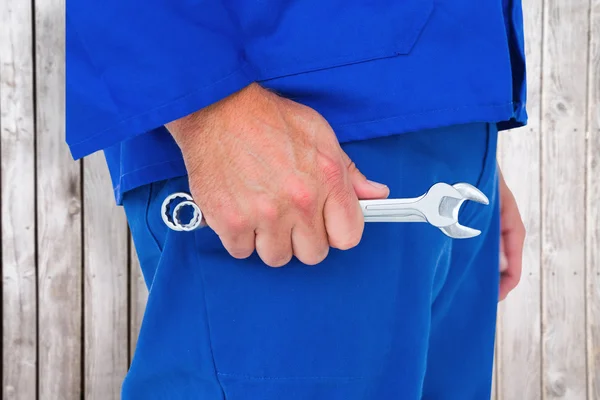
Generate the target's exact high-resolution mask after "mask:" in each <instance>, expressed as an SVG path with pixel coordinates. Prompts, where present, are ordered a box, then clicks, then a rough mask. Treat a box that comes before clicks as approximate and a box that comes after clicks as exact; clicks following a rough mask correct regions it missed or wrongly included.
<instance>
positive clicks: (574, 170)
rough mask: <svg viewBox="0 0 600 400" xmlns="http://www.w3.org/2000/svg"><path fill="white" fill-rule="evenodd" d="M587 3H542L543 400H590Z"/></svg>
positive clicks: (549, 0) (577, 0)
mask: <svg viewBox="0 0 600 400" xmlns="http://www.w3.org/2000/svg"><path fill="white" fill-rule="evenodd" d="M588 10H589V0H569V1H564V0H545V11H544V33H545V35H544V41H543V46H544V47H543V48H544V53H543V54H544V65H543V72H542V73H543V82H544V89H543V97H542V125H541V127H542V129H541V132H542V177H543V180H542V191H543V195H542V262H543V264H544V272H543V275H542V298H543V300H542V301H543V311H542V324H543V337H542V343H543V390H544V393H543V395H544V398H545V399H548V400H550V399H563V398H564V399H570V400H579V399H586V397H587V384H586V361H585V360H586V353H585V350H586V349H585V348H586V345H585V343H586V340H585V332H586V327H585V283H584V273H585V261H584V253H585V249H584V245H585V196H584V195H583V194H584V190H585V133H584V132H585V128H586V124H585V119H586V96H587V54H588V52H587V43H588V19H589V14H588Z"/></svg>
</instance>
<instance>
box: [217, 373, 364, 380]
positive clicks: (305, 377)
mask: <svg viewBox="0 0 600 400" xmlns="http://www.w3.org/2000/svg"><path fill="white" fill-rule="evenodd" d="M217 375H219V376H223V377H230V378H241V379H249V380H257V381H267V380H279V381H284V380H304V379H323V380H327V379H331V380H361V379H365V377H364V376H289V377H287V376H284V377H271V376H249V375H239V374H226V373H223V372H217Z"/></svg>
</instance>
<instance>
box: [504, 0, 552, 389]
mask: <svg viewBox="0 0 600 400" xmlns="http://www.w3.org/2000/svg"><path fill="white" fill-rule="evenodd" d="M542 1H543V0H530V1H527V7H526V8H525V10H524V23H525V26H526V28H527V35H526V44H525V48H526V59H527V67H528V84H527V98H528V107H527V108H528V115H529V123H528V126H527V127H525V128H522V129H518V130H516V131H511V132H505V133H502V134H501V135H500V145H499V153H500V156H499V161H500V165H501V169H502V171H503V174H504V177H505V179H506V181H507V184H508V186H509V188H510V189H511V190H512V191H513V193H514V195H515V198H516V200H517V203H518V205H519V209H520V212H521V215H522V218H523V222H524V224H525V227H526V229H527V238H526V243H525V250H524V254H523V273H522V277H521V282H520V284H519V286H518V287H517V289H515V290H514V291H513V292H512V293H511V294H510V295H509V297H508V298H507V299H506V300H505V301H504V302H503V303H502V304H501V306H500V313H499V314H500V318H499V325H500V329H499V332H498V337H499V342H500V345H499V347H498V349H499V351H498V393H499V396H498V400H513V399H520V400H539V399H541V398H542V394H541V343H540V337H541V320H540V308H541V292H540V282H541V281H540V275H541V267H542V266H541V254H540V240H541V233H540V192H541V187H540V178H541V171H540V95H541V63H542V5H543V3H542ZM516 371H519V372H518V373H516Z"/></svg>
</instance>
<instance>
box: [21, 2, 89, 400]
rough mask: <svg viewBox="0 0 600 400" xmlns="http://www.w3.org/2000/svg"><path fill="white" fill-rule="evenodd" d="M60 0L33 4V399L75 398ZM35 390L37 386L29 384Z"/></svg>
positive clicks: (77, 368)
mask: <svg viewBox="0 0 600 400" xmlns="http://www.w3.org/2000/svg"><path fill="white" fill-rule="evenodd" d="M64 14H65V13H64V0H36V2H35V25H36V28H35V48H36V99H37V100H36V101H37V132H36V138H37V154H36V157H37V203H38V208H37V215H38V246H39V247H38V256H39V258H38V290H39V292H38V293H39V335H38V346H39V364H40V365H39V380H38V382H37V385H38V387H39V399H53V400H54V399H57V400H59V399H69V400H70V399H76V398H79V397H80V394H81V384H82V379H81V346H82V343H81V335H82V331H81V329H82V328H81V321H82V315H81V300H82V294H81V286H82V281H81V279H82V272H81V271H82V270H81V261H82V254H81V187H80V165H79V163H77V162H74V161H73V160H72V159H71V157H70V154H69V150H68V148H67V147H66V146H65V123H64V116H65V89H64V88H65V65H64V55H65V48H64V40H65V37H64V23H65V22H64ZM31 385H35V382H31Z"/></svg>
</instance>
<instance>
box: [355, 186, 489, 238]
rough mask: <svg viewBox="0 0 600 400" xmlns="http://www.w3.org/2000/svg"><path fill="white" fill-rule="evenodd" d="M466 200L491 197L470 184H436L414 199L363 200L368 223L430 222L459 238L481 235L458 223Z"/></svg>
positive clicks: (479, 199) (449, 234) (482, 201)
mask: <svg viewBox="0 0 600 400" xmlns="http://www.w3.org/2000/svg"><path fill="white" fill-rule="evenodd" d="M466 200H471V201H475V202H476V203H480V204H484V205H487V204H489V200H488V198H487V197H486V196H485V194H483V193H482V192H481V191H480V190H479V189H477V188H476V187H475V186H473V185H470V184H468V183H457V184H455V185H449V184H447V183H436V184H435V185H433V186H432V187H431V188H430V189H429V190H428V191H427V193H425V194H424V195H422V196H419V197H415V198H412V199H382V200H361V201H360V206H361V208H362V211H363V215H364V217H365V222H428V223H429V224H431V225H433V226H435V227H437V228H439V229H440V230H441V231H442V232H444V233H445V234H446V235H448V236H450V237H451V238H455V239H467V238H472V237H475V236H478V235H479V234H481V231H479V230H477V229H474V228H470V227H467V226H463V225H461V224H460V223H459V222H458V213H459V211H460V207H461V206H462V204H463V203H464V202H465V201H466Z"/></svg>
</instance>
